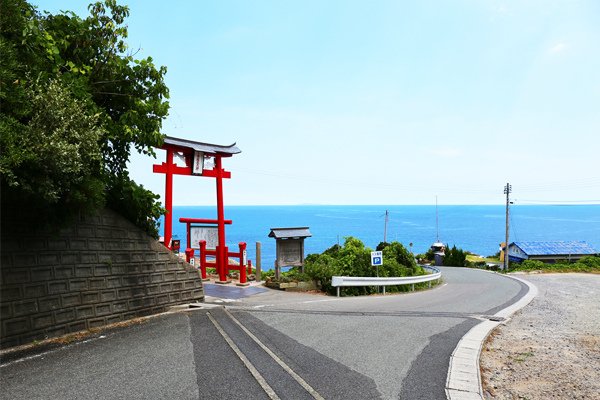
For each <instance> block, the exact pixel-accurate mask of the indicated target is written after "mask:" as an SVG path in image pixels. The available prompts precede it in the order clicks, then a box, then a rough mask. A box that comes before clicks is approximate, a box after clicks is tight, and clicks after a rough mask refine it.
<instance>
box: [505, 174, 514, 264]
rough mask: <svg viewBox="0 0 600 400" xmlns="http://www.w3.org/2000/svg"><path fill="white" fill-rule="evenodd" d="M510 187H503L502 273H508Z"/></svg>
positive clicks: (508, 185)
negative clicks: (504, 215)
mask: <svg viewBox="0 0 600 400" xmlns="http://www.w3.org/2000/svg"><path fill="white" fill-rule="evenodd" d="M511 191H512V186H511V185H510V184H509V183H507V184H506V186H504V194H505V195H506V235H505V237H504V272H508V206H509V205H510V192H511Z"/></svg>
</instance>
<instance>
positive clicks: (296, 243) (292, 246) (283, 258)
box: [269, 226, 312, 279]
mask: <svg viewBox="0 0 600 400" xmlns="http://www.w3.org/2000/svg"><path fill="white" fill-rule="evenodd" d="M311 236H312V234H311V233H310V231H309V230H308V227H307V226H303V227H297V228H271V232H269V237H272V238H275V245H276V249H277V250H276V254H277V258H276V259H275V278H276V279H279V276H280V274H281V267H283V266H292V267H300V268H301V271H302V272H304V239H306V238H307V237H311Z"/></svg>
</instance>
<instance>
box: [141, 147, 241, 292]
mask: <svg viewBox="0 0 600 400" xmlns="http://www.w3.org/2000/svg"><path fill="white" fill-rule="evenodd" d="M161 148H162V149H163V150H166V152H167V159H166V162H163V163H162V164H155V165H154V166H153V172H154V173H159V174H165V208H166V210H167V212H166V214H165V232H164V243H165V246H167V247H168V248H169V249H170V248H171V239H172V237H173V175H197V176H204V177H209V178H215V179H216V183H217V220H216V221H215V222H216V223H217V226H218V236H219V244H218V246H217V249H216V253H217V254H216V262H217V271H218V272H219V278H220V279H221V281H225V279H226V276H225V274H226V271H227V264H228V254H227V244H226V241H225V224H226V223H231V221H226V220H225V211H224V204H223V179H229V178H231V172H229V171H225V170H224V169H223V166H222V158H223V157H231V156H233V155H234V154H239V153H241V150H240V149H238V148H237V147H236V146H235V143H234V144H232V145H229V146H223V145H218V144H210V143H202V142H195V141H192V140H187V139H180V138H174V137H170V136H167V137H165V140H164V143H163V145H162V147H161ZM174 156H177V157H179V158H182V159H183V160H184V162H185V166H184V167H183V166H179V165H177V164H175V163H174V162H173V158H174ZM211 158H212V159H214V166H213V167H212V169H207V168H205V167H206V165H205V161H207V160H209V159H211Z"/></svg>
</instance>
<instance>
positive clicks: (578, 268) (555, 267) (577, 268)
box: [510, 256, 600, 274]
mask: <svg viewBox="0 0 600 400" xmlns="http://www.w3.org/2000/svg"><path fill="white" fill-rule="evenodd" d="M510 271H511V272H512V271H524V272H532V271H540V272H548V273H550V272H552V273H556V272H590V273H596V274H600V256H588V257H583V258H582V259H580V260H578V261H576V262H568V261H567V260H565V261H561V262H557V263H555V264H549V263H544V262H541V261H537V260H525V261H523V262H522V263H512V264H510Z"/></svg>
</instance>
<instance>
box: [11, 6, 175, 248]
mask: <svg viewBox="0 0 600 400" xmlns="http://www.w3.org/2000/svg"><path fill="white" fill-rule="evenodd" d="M88 9H89V16H87V17H85V18H81V17H79V16H77V15H75V14H74V13H72V12H68V11H65V12H60V13H57V14H54V15H53V14H50V13H47V12H40V11H38V10H37V9H36V8H35V7H34V6H32V5H31V4H29V3H28V2H27V1H26V0H0V10H1V12H0V54H1V55H2V56H1V62H0V103H1V104H2V107H0V148H1V149H2V152H1V153H0V185H1V192H2V196H1V198H2V210H3V215H8V214H9V213H10V214H15V213H16V214H18V215H19V217H22V218H25V217H28V216H32V215H33V216H35V218H36V222H37V223H41V222H42V223H43V222H45V223H47V224H52V225H57V224H63V225H64V224H66V223H68V222H69V221H70V220H72V219H74V218H77V217H78V216H79V215H80V214H82V213H84V214H85V213H91V212H94V211H95V210H98V209H99V208H101V207H105V206H108V207H110V208H112V209H114V210H115V211H117V212H119V213H120V214H122V215H123V216H125V217H126V218H128V219H130V220H131V221H132V222H134V223H135V224H136V225H138V226H140V227H141V228H143V229H144V230H146V232H148V233H149V234H150V235H152V236H155V237H157V236H158V230H157V225H156V220H157V219H158V217H159V216H160V215H161V213H162V212H163V209H162V207H161V206H160V204H159V203H158V198H159V197H158V196H157V195H155V194H154V193H152V192H150V191H148V190H146V189H144V188H143V187H142V186H140V185H138V184H136V183H135V182H134V181H133V180H131V179H130V177H129V174H128V172H127V162H128V161H129V157H130V154H131V152H132V151H133V150H134V149H135V151H137V152H139V153H144V154H154V150H153V149H154V147H155V146H160V145H161V144H162V141H163V135H162V133H161V132H160V130H161V127H162V122H163V120H164V119H165V118H166V116H167V114H168V110H169V103H168V102H167V98H168V96H169V90H168V88H167V86H166V85H165V82H164V75H165V74H166V68H165V67H156V66H155V65H154V63H153V61H152V58H150V57H147V58H137V57H135V56H136V54H137V53H138V51H139V50H138V49H130V48H129V47H128V46H127V44H126V42H125V40H126V38H127V25H126V24H125V21H126V19H127V17H128V16H129V9H128V8H127V7H126V6H120V5H118V4H117V2H116V0H105V1H104V2H97V3H93V4H90V6H89V7H88Z"/></svg>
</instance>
